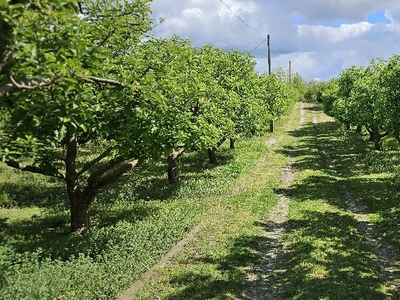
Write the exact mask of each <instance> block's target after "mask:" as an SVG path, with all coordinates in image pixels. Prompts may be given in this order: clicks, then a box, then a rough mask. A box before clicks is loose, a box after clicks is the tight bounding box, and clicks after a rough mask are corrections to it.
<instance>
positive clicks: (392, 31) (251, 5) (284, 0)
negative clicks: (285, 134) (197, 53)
mask: <svg viewBox="0 0 400 300" xmlns="http://www.w3.org/2000/svg"><path fill="white" fill-rule="evenodd" d="M151 8H152V11H153V18H154V19H155V20H157V19H158V18H160V17H161V18H164V19H165V21H164V22H163V23H162V24H160V25H159V26H157V27H156V28H155V29H154V30H153V33H154V35H155V36H161V37H170V36H172V35H173V34H177V35H178V36H181V37H182V38H189V39H190V40H191V41H192V43H193V45H194V46H198V47H200V46H203V45H205V44H213V45H214V46H215V47H219V48H224V49H226V50H229V49H232V48H237V49H239V50H241V51H252V50H254V49H255V48H256V47H257V46H258V45H259V47H257V48H256V49H255V50H254V51H253V54H254V55H255V57H256V60H257V63H258V64H257V70H258V71H259V72H266V70H267V68H268V65H267V50H266V43H265V42H264V43H262V42H263V41H264V39H265V36H266V35H267V34H270V36H271V46H272V68H273V69H274V68H277V67H281V68H284V69H287V68H288V63H289V61H291V62H292V67H293V71H294V72H298V73H299V74H300V75H301V76H302V77H303V78H304V79H306V80H324V81H326V80H329V79H331V78H333V77H336V76H338V75H339V73H340V71H341V70H342V69H344V68H348V67H350V66H352V65H356V66H360V65H367V64H368V63H369V62H370V60H371V59H373V58H377V57H390V56H391V55H393V54H400V1H399V0H280V1H276V0H252V1H249V0H153V2H152V4H151ZM260 43H262V44H261V45H260Z"/></svg>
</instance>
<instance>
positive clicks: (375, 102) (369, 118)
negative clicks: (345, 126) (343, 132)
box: [347, 60, 390, 150]
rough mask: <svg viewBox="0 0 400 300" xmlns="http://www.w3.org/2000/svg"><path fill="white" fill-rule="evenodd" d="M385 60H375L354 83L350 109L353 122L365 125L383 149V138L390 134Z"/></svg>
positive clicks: (372, 138)
mask: <svg viewBox="0 0 400 300" xmlns="http://www.w3.org/2000/svg"><path fill="white" fill-rule="evenodd" d="M385 68H386V66H385V62H384V61H383V60H373V61H371V63H370V64H369V66H368V67H367V68H366V69H365V70H364V72H363V74H362V75H361V76H359V77H358V78H357V79H356V80H355V81H354V82H353V84H352V90H351V93H350V98H349V101H348V102H347V106H348V111H349V114H350V116H351V119H352V122H354V123H355V124H357V125H361V126H365V128H366V129H367V131H368V132H369V134H370V140H371V141H372V142H373V143H374V145H375V149H376V150H382V138H383V137H385V136H387V135H388V134H389V132H390V131H389V128H388V117H387V112H388V105H387V98H386V95H385V86H384V85H383V84H382V71H383V70H384V69H385ZM389 111H390V109H389Z"/></svg>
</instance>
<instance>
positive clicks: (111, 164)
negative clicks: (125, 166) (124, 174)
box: [88, 154, 134, 184]
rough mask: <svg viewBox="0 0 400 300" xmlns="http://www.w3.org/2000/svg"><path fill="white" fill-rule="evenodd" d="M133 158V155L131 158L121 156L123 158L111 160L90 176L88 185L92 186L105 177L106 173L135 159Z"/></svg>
mask: <svg viewBox="0 0 400 300" xmlns="http://www.w3.org/2000/svg"><path fill="white" fill-rule="evenodd" d="M133 156H134V155H133V154H131V155H129V156H125V155H121V156H118V157H115V158H113V159H111V160H110V161H108V162H107V163H105V164H104V165H103V166H101V167H99V168H97V169H96V170H95V171H93V172H92V173H91V174H90V176H89V178H88V183H89V184H90V183H91V182H95V181H96V180H97V179H98V178H99V177H101V176H103V175H104V174H105V173H106V172H108V171H110V170H112V169H114V168H115V167H117V166H118V165H119V164H121V163H123V162H125V161H127V160H128V159H131V158H133Z"/></svg>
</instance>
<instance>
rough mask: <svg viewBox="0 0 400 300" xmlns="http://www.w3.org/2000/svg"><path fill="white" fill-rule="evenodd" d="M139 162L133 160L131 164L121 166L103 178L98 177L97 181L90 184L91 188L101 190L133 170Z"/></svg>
mask: <svg viewBox="0 0 400 300" xmlns="http://www.w3.org/2000/svg"><path fill="white" fill-rule="evenodd" d="M138 162H139V161H138V160H137V159H136V160H133V161H130V162H126V163H124V164H122V165H121V166H119V167H118V168H117V169H115V170H114V171H113V172H111V173H109V174H107V175H103V176H101V177H96V178H95V180H93V181H92V182H90V183H89V186H92V187H93V186H94V187H96V188H101V187H103V186H105V185H107V184H109V183H111V182H113V181H115V180H117V179H118V178H119V177H121V176H122V175H123V174H125V173H126V172H128V171H130V170H132V169H133V168H134V167H135V166H136V165H137V164H138ZM88 181H89V180H88Z"/></svg>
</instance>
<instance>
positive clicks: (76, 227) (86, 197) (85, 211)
mask: <svg viewBox="0 0 400 300" xmlns="http://www.w3.org/2000/svg"><path fill="white" fill-rule="evenodd" d="M94 196H95V192H93V193H85V192H80V191H78V192H75V193H74V194H73V195H69V201H70V211H71V232H76V233H83V232H85V231H87V230H89V228H90V222H89V207H90V203H91V202H92V199H93V198H94Z"/></svg>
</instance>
